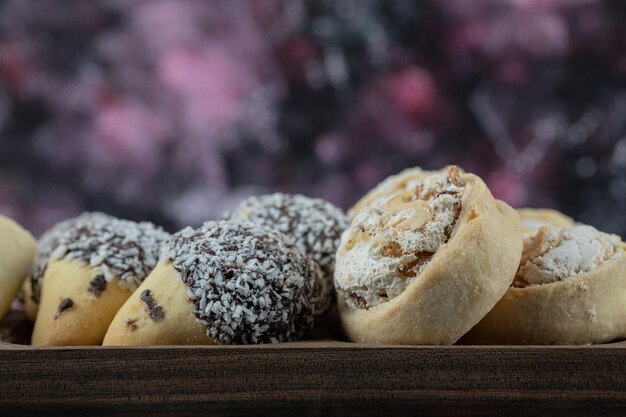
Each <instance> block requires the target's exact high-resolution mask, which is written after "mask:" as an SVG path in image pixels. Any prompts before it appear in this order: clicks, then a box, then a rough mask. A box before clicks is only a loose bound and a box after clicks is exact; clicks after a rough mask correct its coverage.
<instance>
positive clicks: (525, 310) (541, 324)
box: [462, 209, 626, 345]
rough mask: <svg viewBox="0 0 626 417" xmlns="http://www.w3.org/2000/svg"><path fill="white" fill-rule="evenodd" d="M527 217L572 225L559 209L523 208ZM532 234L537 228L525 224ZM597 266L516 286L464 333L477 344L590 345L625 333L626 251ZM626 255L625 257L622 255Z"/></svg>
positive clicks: (521, 215) (550, 222)
mask: <svg viewBox="0 0 626 417" xmlns="http://www.w3.org/2000/svg"><path fill="white" fill-rule="evenodd" d="M519 212H520V217H521V218H522V221H524V219H527V220H533V221H534V220H536V221H540V222H544V223H546V224H547V226H552V227H557V228H569V227H573V226H575V224H576V223H575V222H574V220H573V219H571V218H569V217H567V216H565V215H563V214H562V213H559V212H558V211H555V210H546V209H521V210H519ZM524 231H525V233H526V234H527V236H528V235H529V234H532V235H534V234H535V233H536V231H537V230H536V229H535V230H531V229H529V228H525V230H524ZM624 247H625V246H624V245H623V244H622V247H621V248H618V251H617V253H618V256H617V257H616V259H611V260H609V261H607V262H606V263H604V264H602V265H601V266H599V267H598V268H596V269H594V270H592V271H590V272H587V273H584V274H580V275H577V276H574V277H570V278H568V279H567V280H564V281H560V282H552V283H547V284H543V285H530V286H526V287H523V288H517V287H511V288H509V289H508V290H507V293H506V294H505V296H504V297H503V298H502V300H500V301H499V302H498V304H496V306H495V307H494V309H493V310H492V311H490V312H489V313H488V314H487V315H486V316H485V318H484V319H483V320H481V321H480V322H479V323H478V324H477V325H476V326H475V327H474V328H473V329H472V330H471V331H470V332H469V333H468V334H467V335H466V336H465V337H463V339H462V342H463V343H473V344H520V345H524V344H541V345H549V344H575V345H579V344H590V343H604V342H609V341H611V340H615V339H618V338H623V337H626V303H624V300H626V250H625V249H624ZM620 253H621V256H620V255H619V254H620Z"/></svg>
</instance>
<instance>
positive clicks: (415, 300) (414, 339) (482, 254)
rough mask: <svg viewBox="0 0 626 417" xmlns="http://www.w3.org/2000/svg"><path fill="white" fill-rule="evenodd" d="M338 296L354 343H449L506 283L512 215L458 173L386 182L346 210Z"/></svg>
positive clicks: (515, 231) (409, 174) (415, 174)
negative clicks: (347, 217) (347, 219)
mask: <svg viewBox="0 0 626 417" xmlns="http://www.w3.org/2000/svg"><path fill="white" fill-rule="evenodd" d="M351 213H352V215H353V216H354V217H353V220H352V224H351V226H350V228H349V229H348V230H347V231H346V232H345V233H344V235H343V236H342V239H341V244H340V247H339V250H338V252H337V264H336V271H335V287H336V290H337V294H338V299H339V300H338V308H339V312H340V315H341V318H342V323H343V327H344V330H345V332H346V334H347V335H348V337H349V338H350V339H351V340H354V341H357V342H365V343H384V344H450V343H454V342H455V341H456V340H457V339H458V338H460V337H461V336H462V335H463V334H464V333H465V332H467V331H468V330H469V329H470V328H471V327H472V326H474V325H475V324H476V323H477V322H478V321H479V320H480V319H481V318H482V317H483V316H484V315H485V314H486V313H487V312H488V311H489V310H490V309H491V308H492V307H493V306H494V305H495V303H496V302H497V301H498V300H499V299H500V298H501V297H502V295H503V294H504V293H505V291H506V290H507V288H508V287H509V285H510V284H511V282H512V280H513V277H514V276H515V271H516V269H517V265H518V264H519V259H520V256H521V250H522V236H521V226H520V221H519V216H518V214H517V213H516V212H515V210H513V209H512V208H510V207H509V206H507V205H506V204H504V203H502V202H500V201H497V200H495V199H494V198H493V196H492V195H491V193H490V192H489V190H488V189H487V187H486V186H485V184H484V183H483V182H482V180H481V179H480V178H478V177H477V176H475V175H472V174H468V173H465V172H463V171H462V170H461V169H459V168H457V167H454V166H453V167H448V168H445V169H443V170H441V171H437V172H427V171H422V170H420V169H412V170H408V171H405V172H403V173H401V174H400V175H398V176H394V177H391V178H389V179H387V180H385V181H384V182H383V183H382V184H381V185H379V186H378V187H376V188H375V189H374V190H372V192H370V193H369V194H368V195H366V196H365V197H364V198H363V199H362V200H361V201H360V202H359V203H357V204H356V205H355V207H354V208H353V209H352V211H351Z"/></svg>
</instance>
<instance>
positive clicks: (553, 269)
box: [513, 225, 621, 288]
mask: <svg viewBox="0 0 626 417" xmlns="http://www.w3.org/2000/svg"><path fill="white" fill-rule="evenodd" d="M620 246H621V241H620V238H619V237H618V236H615V235H609V234H606V233H602V232H599V231H598V230H596V229H595V228H593V227H591V226H586V225H579V226H574V227H571V228H564V229H559V228H549V227H545V226H544V227H540V228H539V230H537V232H536V234H535V235H534V236H532V237H531V238H530V240H529V241H528V242H526V243H525V244H524V250H523V252H522V261H521V263H520V267H519V269H518V271H517V275H516V276H515V281H513V285H514V286H516V287H519V288H523V287H527V286H529V285H540V284H548V283H550V282H556V281H563V280H567V279H570V278H573V277H575V276H576V275H579V274H584V273H586V272H590V271H592V270H593V269H596V268H598V267H599V266H600V265H602V264H604V263H605V262H607V261H608V260H610V259H613V258H615V257H618V256H619V255H620V252H619V248H620Z"/></svg>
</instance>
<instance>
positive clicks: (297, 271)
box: [104, 221, 329, 345]
mask: <svg viewBox="0 0 626 417" xmlns="http://www.w3.org/2000/svg"><path fill="white" fill-rule="evenodd" d="M328 292H329V288H328V285H327V283H326V281H325V280H324V278H323V276H322V272H321V270H320V268H319V265H317V263H315V262H314V261H312V260H311V259H309V258H308V257H305V256H304V255H302V254H301V253H300V252H299V251H298V250H297V249H296V247H295V246H294V245H292V244H290V243H288V241H287V240H286V238H285V236H284V235H283V234H280V233H278V232H276V231H274V230H272V229H267V228H264V227H261V226H258V225H255V224H253V223H249V222H231V221H220V222H207V223H205V224H204V225H203V226H202V227H200V228H199V229H191V228H187V229H185V230H182V231H181V232H179V233H177V234H175V235H174V236H173V238H172V239H171V241H170V242H169V243H168V245H166V247H165V248H164V251H163V255H162V257H161V261H160V263H159V266H158V267H157V268H156V269H155V271H154V272H153V274H151V275H150V276H149V277H148V279H146V281H145V282H144V283H143V284H142V286H141V287H140V288H139V289H138V290H137V292H136V293H135V294H134V295H133V297H131V298H130V299H129V300H128V302H127V303H126V304H125V305H124V307H122V309H120V311H119V313H118V314H117V316H116V317H115V320H114V321H113V323H112V324H111V326H110V328H109V330H108V333H107V335H106V337H105V340H104V344H105V345H152V344H211V343H220V344H251V343H277V342H285V341H289V340H295V339H298V338H299V337H301V336H302V335H303V334H304V332H306V331H307V330H309V329H311V328H312V326H313V324H314V321H315V318H316V317H317V316H319V315H320V314H322V313H323V312H324V310H325V309H326V305H327V300H328ZM155 306H158V308H159V312H158V313H157V314H156V316H155V308H156V307H155Z"/></svg>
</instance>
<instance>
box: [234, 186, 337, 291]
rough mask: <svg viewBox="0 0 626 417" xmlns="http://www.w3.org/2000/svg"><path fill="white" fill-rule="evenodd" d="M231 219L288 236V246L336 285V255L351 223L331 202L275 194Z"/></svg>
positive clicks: (248, 201) (261, 198) (250, 204)
mask: <svg viewBox="0 0 626 417" xmlns="http://www.w3.org/2000/svg"><path fill="white" fill-rule="evenodd" d="M227 217H228V218H230V219H235V220H248V221H251V222H252V223H255V224H259V225H262V226H267V227H271V228H274V229H276V230H278V231H279V232H281V233H284V234H285V236H286V238H287V241H288V243H292V244H295V245H296V247H297V248H298V250H299V251H300V252H301V253H303V254H305V255H307V256H310V257H312V258H313V260H315V262H317V263H318V264H319V265H320V267H321V268H322V271H323V272H324V275H325V277H326V279H327V280H328V281H329V282H332V279H333V274H334V271H335V253H336V252H337V248H338V247H339V241H340V239H341V233H343V231H344V230H345V229H346V228H347V227H348V225H349V220H348V217H347V216H346V214H345V213H344V212H343V211H341V209H339V208H337V207H335V206H333V205H332V204H330V203H329V202H327V201H324V200H321V199H318V198H309V197H305V196H303V195H290V194H282V193H275V194H269V195H263V196H259V197H250V198H248V199H246V200H244V201H243V202H242V203H241V204H240V205H239V207H238V208H237V209H236V210H235V211H234V212H233V213H231V214H228V215H227Z"/></svg>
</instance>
